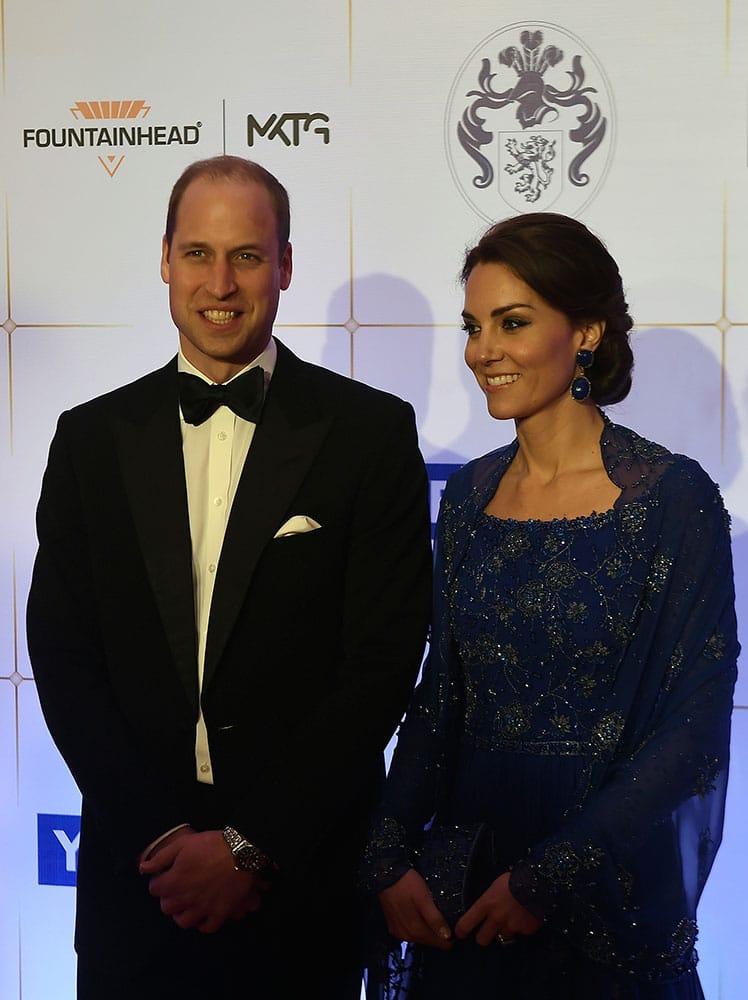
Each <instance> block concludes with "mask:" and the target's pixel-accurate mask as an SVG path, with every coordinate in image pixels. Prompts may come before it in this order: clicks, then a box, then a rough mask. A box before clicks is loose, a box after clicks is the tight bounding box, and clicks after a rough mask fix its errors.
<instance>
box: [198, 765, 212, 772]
mask: <svg viewBox="0 0 748 1000" xmlns="http://www.w3.org/2000/svg"><path fill="white" fill-rule="evenodd" d="M200 770H201V771H202V773H203V774H207V773H208V771H209V770H210V764H201V765H200Z"/></svg>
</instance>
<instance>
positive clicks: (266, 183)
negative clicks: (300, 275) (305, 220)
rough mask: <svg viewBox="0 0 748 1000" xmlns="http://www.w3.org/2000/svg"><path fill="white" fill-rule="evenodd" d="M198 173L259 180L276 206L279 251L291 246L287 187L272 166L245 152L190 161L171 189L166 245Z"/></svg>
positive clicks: (256, 182)
mask: <svg viewBox="0 0 748 1000" xmlns="http://www.w3.org/2000/svg"><path fill="white" fill-rule="evenodd" d="M198 177H209V178H210V179H211V180H239V181H250V182H251V183H253V184H260V185H261V186H262V187H264V188H265V190H266V191H267V192H268V194H269V195H270V199H271V201H272V203H273V208H274V209H275V221H276V226H277V230H278V252H279V254H281V255H282V254H283V251H284V250H285V249H286V247H287V246H288V237H289V234H290V231H291V209H290V206H289V202H288V191H286V189H285V188H284V187H283V185H282V184H281V182H280V181H279V180H278V178H277V177H274V176H273V174H271V173H270V171H269V170H266V169H265V168H264V167H261V166H260V164H259V163H255V162H254V161H253V160H246V159H244V157H242V156H213V157H211V158H210V159H208V160H197V161H196V162H195V163H191V164H190V165H189V166H188V167H187V168H186V170H184V172H183V173H182V175H181V176H180V177H179V179H178V180H177V182H176V184H175V185H174V187H173V188H172V190H171V196H170V198H169V207H168V209H167V212H166V231H165V238H166V245H167V247H171V240H172V237H173V235H174V229H175V227H176V224H177V210H178V208H179V203H180V202H181V200H182V196H183V195H184V192H185V191H186V190H187V188H188V187H189V185H190V184H191V183H192V181H194V180H197V178H198Z"/></svg>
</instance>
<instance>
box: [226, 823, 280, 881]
mask: <svg viewBox="0 0 748 1000" xmlns="http://www.w3.org/2000/svg"><path fill="white" fill-rule="evenodd" d="M222 833H223V839H224V840H225V841H226V844H227V846H228V848H229V850H230V851H231V853H232V854H233V855H234V868H236V870H237V871H238V872H262V871H264V870H265V869H266V868H267V867H268V866H269V865H270V864H271V861H270V858H269V857H268V856H267V854H265V853H264V851H261V850H260V848H259V847H256V846H255V845H254V844H252V843H250V842H249V841H248V840H246V839H245V838H244V837H242V835H241V834H240V833H239V832H238V831H237V830H235V829H234V828H233V826H227V827H224V829H223V831H222Z"/></svg>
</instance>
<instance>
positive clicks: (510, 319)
mask: <svg viewBox="0 0 748 1000" xmlns="http://www.w3.org/2000/svg"><path fill="white" fill-rule="evenodd" d="M501 325H502V327H503V329H504V330H519V328H520V327H522V326H527V320H524V319H520V318H519V317H518V316H505V317H504V321H503V322H502V324H501Z"/></svg>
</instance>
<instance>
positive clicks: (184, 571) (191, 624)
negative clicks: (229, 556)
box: [115, 363, 198, 712]
mask: <svg viewBox="0 0 748 1000" xmlns="http://www.w3.org/2000/svg"><path fill="white" fill-rule="evenodd" d="M143 396H144V398H143V399H142V400H141V403H142V405H141V406H140V408H139V409H140V412H139V413H138V414H137V415H135V414H133V415H132V417H129V418H128V417H123V418H122V419H120V420H119V422H118V424H117V426H116V428H115V431H116V437H117V442H118V447H119V455H120V463H121V468H122V476H123V479H124V482H125V488H126V490H127V495H128V498H129V501H130V508H131V510H132V516H133V520H134V522H135V528H136V531H137V534H138V538H139V540H140V547H141V551H142V554H143V559H144V561H145V565H146V570H147V573H148V579H149V580H150V584H151V587H152V589H153V595H154V597H155V599H156V605H157V607H158V610H159V614H160V616H161V620H162V622H163V625H164V630H165V632H166V636H167V639H168V642H169V646H170V648H171V651H172V655H173V657H174V663H175V665H176V669H177V673H178V674H179V677H180V679H181V681H182V684H183V686H184V689H185V692H186V694H187V697H188V699H189V702H190V705H191V706H193V708H194V709H195V712H197V705H198V690H197V651H196V637H195V610H194V596H193V588H192V546H191V541H190V523H189V514H188V510H187V487H186V484H185V475H184V460H183V457H182V439H181V434H180V430H179V408H178V403H177V382H176V364H175V363H172V364H170V365H169V366H167V368H164V369H162V370H161V371H160V372H158V373H157V374H156V375H154V377H153V380H152V381H151V382H150V383H149V384H148V386H147V389H146V390H145V391H144V394H143Z"/></svg>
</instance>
